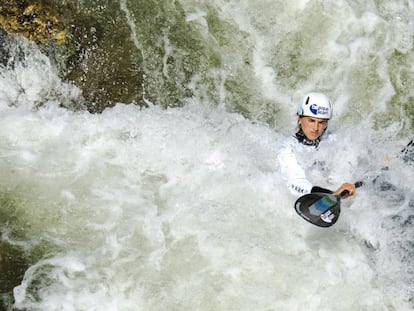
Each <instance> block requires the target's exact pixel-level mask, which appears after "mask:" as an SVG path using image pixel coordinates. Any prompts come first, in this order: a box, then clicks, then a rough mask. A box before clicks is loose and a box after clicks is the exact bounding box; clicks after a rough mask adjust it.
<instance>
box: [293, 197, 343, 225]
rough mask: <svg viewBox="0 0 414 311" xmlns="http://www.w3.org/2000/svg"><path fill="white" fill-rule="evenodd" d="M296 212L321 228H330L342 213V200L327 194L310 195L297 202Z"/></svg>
mask: <svg viewBox="0 0 414 311" xmlns="http://www.w3.org/2000/svg"><path fill="white" fill-rule="evenodd" d="M295 210H296V212H297V213H298V214H299V215H300V216H301V217H302V218H303V219H305V220H307V221H309V222H310V223H312V224H314V225H316V226H319V227H330V226H332V225H333V224H334V223H336V221H337V220H338V217H339V214H340V212H341V208H340V198H339V197H338V196H335V195H333V194H327V193H310V194H306V195H304V196H301V197H300V198H299V199H297V200H296V202H295Z"/></svg>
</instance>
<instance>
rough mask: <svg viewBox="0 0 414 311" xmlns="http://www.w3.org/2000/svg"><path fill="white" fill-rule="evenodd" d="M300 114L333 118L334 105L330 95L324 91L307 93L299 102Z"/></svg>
mask: <svg viewBox="0 0 414 311" xmlns="http://www.w3.org/2000/svg"><path fill="white" fill-rule="evenodd" d="M298 116H301V117H303V116H307V117H315V118H319V119H328V120H329V119H330V118H332V106H331V103H330V101H329V99H328V97H326V95H325V94H322V93H308V94H306V95H305V96H304V97H303V98H302V100H301V102H300V104H299V107H298Z"/></svg>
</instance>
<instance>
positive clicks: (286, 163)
mask: <svg viewBox="0 0 414 311" xmlns="http://www.w3.org/2000/svg"><path fill="white" fill-rule="evenodd" d="M277 158H278V161H279V165H280V171H281V173H282V176H283V179H284V180H285V181H286V184H287V187H288V189H289V191H290V192H291V193H292V194H294V195H296V196H300V195H304V194H307V193H310V192H311V191H312V188H313V185H312V184H311V182H310V181H309V180H308V179H307V178H306V174H305V171H304V170H303V168H302V167H301V166H300V165H299V163H298V161H297V159H296V155H295V153H294V152H293V150H292V147H291V146H290V145H289V144H287V145H285V146H283V147H282V148H281V149H280V151H279V154H278V156H277Z"/></svg>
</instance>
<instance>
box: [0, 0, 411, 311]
mask: <svg viewBox="0 0 414 311" xmlns="http://www.w3.org/2000/svg"><path fill="white" fill-rule="evenodd" d="M182 3H185V4H186V5H184V8H185V9H186V10H187V11H188V14H187V22H188V23H195V22H199V23H200V25H201V26H203V25H204V26H205V25H206V24H205V20H204V18H205V16H207V13H205V11H204V10H205V8H204V7H203V6H202V5H201V3H198V2H197V3H195V2H194V3H193V2H192V1H188V2H186V1H183V2H182ZM249 3H250V2H249ZM249 3H248V2H247V1H230V2H229V1H212V2H211V3H210V4H214V5H215V6H219V7H221V8H222V10H219V12H220V14H221V15H220V16H221V18H223V19H224V20H227V21H229V20H232V21H233V22H234V23H235V24H238V25H240V29H241V30H242V31H244V32H245V33H246V34H249V40H247V41H246V42H245V45H246V46H248V47H249V46H250V48H251V47H252V46H254V47H255V49H254V53H253V61H252V67H251V68H250V69H251V71H248V72H247V73H246V76H245V77H241V79H246V77H248V78H251V80H254V81H256V82H257V81H259V82H260V83H259V84H260V85H261V86H262V87H263V88H262V89H260V88H259V89H258V92H260V93H263V96H264V98H266V99H267V100H274V101H275V106H277V109H275V110H278V109H281V111H279V113H278V114H276V115H275V121H274V122H273V123H272V124H271V125H268V124H266V123H264V122H258V121H256V120H255V121H253V120H249V119H247V118H245V117H243V116H242V115H241V114H240V113H231V112H228V111H229V109H227V108H228V105H227V102H226V100H229V99H230V97H232V96H233V97H234V96H237V94H236V93H237V92H234V94H230V93H229V90H224V81H223V79H224V80H225V79H226V77H230V76H232V75H235V72H238V70H235V68H239V67H238V66H239V65H240V63H239V60H240V59H241V58H242V57H241V56H240V55H238V54H237V53H236V52H235V51H236V50H237V46H238V45H236V44H235V46H233V47H230V49H228V48H229V47H228V46H226V47H223V50H220V53H221V54H222V56H223V59H226V60H228V61H229V63H226V65H225V66H223V67H224V68H221V70H217V68H214V69H212V72H214V73H217V77H216V78H217V81H219V82H218V83H217V84H218V90H217V92H218V93H219V98H220V102H219V103H217V102H213V101H209V99H208V97H207V98H206V97H205V96H204V95H205V92H204V91H205V90H204V89H203V88H202V87H201V86H200V85H198V84H197V83H201V82H197V83H194V85H191V87H193V88H194V90H195V91H196V92H195V95H194V96H193V97H192V98H183V99H182V104H183V107H182V108H173V109H166V110H164V109H161V108H160V107H159V106H157V105H150V106H149V107H148V108H145V109H139V108H138V107H136V106H134V105H125V104H122V103H119V104H118V105H116V106H115V107H113V108H108V109H106V110H105V111H104V112H103V113H102V114H90V113H88V112H86V111H83V110H78V111H76V112H73V111H70V110H67V109H65V108H62V106H70V105H69V104H68V103H77V104H78V106H79V107H80V106H81V105H82V102H83V97H82V94H81V91H80V90H79V89H78V88H77V87H76V86H74V85H72V84H70V83H67V82H66V81H62V80H61V79H60V78H59V77H58V74H57V70H56V68H55V67H54V65H53V64H51V62H50V61H49V60H48V58H47V57H46V56H44V55H43V54H42V53H41V52H40V51H38V50H37V49H36V48H35V47H34V46H31V45H28V44H27V43H25V42H24V41H22V42H20V43H19V44H21V48H24V51H25V52H24V57H22V60H20V61H16V62H15V64H14V66H11V67H1V68H0V73H1V74H0V124H1V125H2V130H1V131H0V192H1V193H2V196H5V195H7V196H8V197H10V198H11V199H12V200H13V202H14V204H12V205H7V206H1V207H0V208H1V209H2V212H3V213H5V214H8V215H10V220H8V221H7V222H5V223H4V222H2V227H1V237H2V240H5V241H8V242H9V243H11V244H12V245H16V246H18V247H20V248H21V250H22V252H25V253H27V254H28V257H30V258H33V263H32V265H31V266H30V268H28V270H27V271H26V273H25V275H24V278H23V280H22V282H21V284H20V285H19V286H17V287H15V288H14V291H13V295H14V299H15V304H14V308H15V309H17V310H19V309H22V310H42V311H48V310H122V311H123V310H148V311H153V310H154V311H155V310H180V311H181V310H203V311H204V310H205V311H207V310H214V311H220V310H223V311H224V310H226V311H228V310H237V311H240V310H246V311H251V310H259V311H261V310H263V311H264V310H275V311H285V310H286V311H296V310H298V311H300V310H303V311H313V310H318V311H320V310H322V311H323V310H326V311H332V310H343V311H349V310H361V311H362V310H367V311H368V310H370V311H371V310H372V311H382V310H384V311H385V310H387V311H389V310H392V311H406V310H407V311H408V310H412V307H413V305H412V299H413V293H414V288H413V280H414V276H413V275H414V272H413V270H412V267H413V259H412V258H413V256H412V255H413V252H412V237H413V228H412V219H413V208H414V202H413V199H412V198H413V188H412V183H411V182H410V181H412V180H414V176H413V175H414V172H413V166H412V165H410V164H409V163H404V162H403V161H401V160H400V159H399V158H398V157H396V156H397V155H398V152H399V150H401V149H402V148H403V147H404V146H405V144H406V143H407V142H408V141H407V137H410V129H409V127H408V125H407V124H408V121H407V116H405V115H404V112H403V111H404V110H403V109H402V107H403V105H405V104H409V102H408V103H407V102H406V103H401V106H397V107H396V106H390V105H389V101H390V100H391V98H392V97H393V96H394V95H395V94H396V93H397V92H396V89H395V88H394V87H393V86H392V83H391V82H390V80H391V78H390V74H389V71H388V68H387V63H386V60H387V56H388V55H389V53H390V50H392V49H394V48H398V49H399V50H400V51H401V52H406V51H410V50H411V49H412V40H410V38H412V36H410V34H412V33H410V30H409V29H410V28H409V27H407V25H412V24H410V23H409V22H404V21H406V19H408V20H410V19H409V18H408V17H411V16H412V13H411V11H407V10H403V9H401V8H406V7H407V6H408V7H409V8H412V2H411V1H410V2H408V4H406V3H405V4H404V3H399V2H398V1H395V2H393V5H392V4H391V3H385V2H384V3H382V2H381V3H379V2H378V3H374V2H371V1H369V2H366V3H365V4H362V3H357V2H355V1H351V2H349V3H348V2H346V1H339V2H332V1H320V2H318V1H292V2H290V3H291V4H290V5H287V6H285V7H283V6H282V4H281V2H280V3H279V2H277V1H275V2H271V1H263V2H260V1H259V3H258V4H253V2H251V3H250V5H249ZM272 3H273V5H272ZM121 4H122V5H123V7H122V9H123V10H125V11H127V12H129V11H128V10H131V9H128V7H130V6H131V2H130V1H122V2H121ZM321 4H324V8H325V9H326V10H327V12H333V13H335V14H339V13H341V12H342V13H341V14H343V18H342V19H341V18H337V19H336V21H338V22H337V23H336V22H335V23H333V20H334V19H329V20H328V21H329V22H328V23H327V25H331V24H335V25H337V27H338V28H333V29H332V28H329V29H332V31H328V27H326V29H325V28H324V29H325V30H326V31H327V32H321V33H320V36H319V37H317V39H319V40H315V42H314V44H316V43H317V42H319V44H321V46H322V47H324V48H323V49H321V50H319V49H317V50H313V52H312V50H311V49H310V50H309V53H305V54H301V55H299V56H301V57H299V63H300V64H299V65H300V66H299V67H298V68H300V69H301V70H303V71H304V72H306V74H307V77H308V80H307V81H303V82H302V83H299V82H298V81H292V80H295V79H294V77H295V76H296V75H301V74H302V72H297V71H295V70H294V69H295V68H294V67H292V68H288V69H286V68H284V67H283V66H285V65H286V66H287V67H289V66H290V65H291V64H290V63H289V62H288V60H291V59H288V58H289V57H288V56H289V55H290V52H289V51H291V49H292V46H293V45H292V44H293V43H294V39H292V37H291V34H292V33H291V32H290V31H293V32H300V31H299V30H301V29H307V28H308V27H313V26H314V23H313V22H316V21H317V20H316V19H315V18H316V17H315V16H317V15H316V13H315V12H319V11H320V10H321V9H320V7H321V6H320V5H321ZM267 5H268V6H267ZM195 7H198V9H197V10H196V9H193V8H195ZM281 7H283V8H284V9H285V11H284V12H282V11H281V10H280V8H281ZM236 8H238V10H236ZM306 9H308V10H310V11H309V12H314V13H315V15H312V14H311V15H310V16H308V15H306V14H305V12H307V11H306ZM131 11H133V10H131ZM379 12H381V13H382V14H383V15H382V16H388V17H389V20H386V19H384V18H383V17H381V16H380V15H379ZM384 12H385V13H386V12H391V13H392V12H400V13H399V15H398V16H400V19H395V22H394V23H393V20H394V19H393V18H391V16H393V15H389V14H385V13H384ZM272 13H273V15H272ZM276 13H279V15H277V14H276ZM269 16H270V17H272V16H273V18H274V19H273V20H272V19H270V20H269V19H267V20H266V19H265V17H266V18H267V17H269ZM258 17H262V18H258ZM295 18H297V20H296V21H297V22H296V23H293V22H292V23H291V24H289V22H291V21H293V20H295ZM132 21H133V12H132V13H131V15H128V22H130V23H132ZM265 21H266V22H265ZM312 21H313V22H312ZM269 25H270V26H269ZM272 25H273V26H272ZM282 25H286V26H284V27H282ZM389 25H391V26H392V27H391V26H390V28H387V26H389ZM267 26H269V28H266V27H267ZM398 30H401V31H398ZM135 31H139V27H137V29H134V31H132V33H135ZM204 31H205V32H204V33H205V34H208V29H207V30H206V29H204ZM392 35H394V36H392ZM293 37H294V36H293ZM269 38H275V39H274V40H275V41H273V44H271V43H270V42H271V41H270V40H269ZM206 40H207V41H208V40H211V38H208V39H206ZM289 40H292V41H289ZM311 41H312V40H311ZM316 41H317V42H316ZM312 42H313V41H312ZM384 42H385V43H384ZM276 43H277V44H276ZM137 44H138V43H137ZM165 44H166V45H168V40H166V41H165ZM276 46H277V47H278V48H277V50H278V51H279V54H278V55H277V57H276V56H273V55H272V53H273V52H274V51H275V49H276V48H275V47H276ZM384 46H386V48H384ZM314 47H315V46H314ZM166 50H168V53H172V54H174V55H176V54H175V53H177V51H176V50H174V47H173V46H168V47H166ZM321 51H322V52H321ZM367 51H374V52H375V53H378V55H377V56H376V57H366V55H367ZM232 53H234V54H232ZM321 53H322V54H321ZM143 55H144V56H145V55H146V54H145V53H144V54H143ZM235 55H236V56H237V57H236V56H235ZM371 56H372V55H371ZM272 57H274V58H272ZM283 57H286V59H284V58H283ZM322 60H324V62H322ZM315 63H316V64H315ZM283 64H284V65H283ZM322 64H324V65H323V66H322ZM282 65H283V66H282ZM275 68H278V70H279V72H278V71H277V70H276V69H275ZM360 68H363V69H364V70H366V71H367V72H370V73H372V72H375V73H376V74H377V76H375V75H374V78H373V79H371V80H369V79H367V80H366V79H365V77H366V76H365V74H364V70H357V69H360ZM164 69H165V70H166V68H164ZM239 69H240V68H239ZM283 69H286V70H287V72H289V70H292V71H294V73H292V72H290V73H289V75H286V72H285V73H284V74H283V72H282V71H283ZM233 70H234V71H233ZM252 73H254V74H252ZM164 74H165V75H167V76H168V75H170V74H171V73H169V72H168V71H165V72H164ZM251 74H252V75H251ZM249 75H251V76H249ZM344 77H345V78H344ZM371 77H372V76H371ZM378 77H380V78H378ZM376 78H378V79H376ZM194 81H202V79H201V80H197V79H194ZM194 81H193V82H194ZM403 82H404V81H403V80H401V85H404V83H403ZM322 86H323V88H325V89H327V90H330V95H331V97H332V98H333V99H334V113H335V118H334V119H333V120H332V121H330V124H329V127H330V129H333V130H335V131H336V132H337V134H338V137H339V138H340V139H339V140H338V143H337V144H336V145H333V146H332V147H330V148H326V149H324V150H320V152H319V153H318V154H317V158H315V160H316V161H318V162H320V163H322V162H323V163H324V166H325V167H326V168H328V170H325V171H316V172H315V173H314V175H313V178H314V182H315V184H318V185H321V186H325V187H329V188H332V189H334V188H335V187H337V186H338V185H339V184H340V183H341V182H343V181H345V180H346V181H356V180H359V179H361V178H365V177H375V176H377V175H378V174H381V175H382V176H383V178H385V180H387V181H389V182H391V183H392V184H393V185H395V187H396V188H397V190H396V191H394V192H388V191H382V192H381V191H378V188H375V186H373V185H372V183H370V182H368V183H367V185H366V186H364V187H363V188H361V189H359V190H358V194H357V196H355V197H353V198H350V199H347V200H346V201H343V206H342V214H341V216H340V219H339V221H338V222H337V223H336V224H335V226H333V227H331V228H319V227H315V226H312V225H310V224H309V223H307V222H305V221H304V220H303V219H301V218H300V217H299V216H298V215H297V214H296V212H295V211H294V209H293V203H294V201H295V198H294V197H293V196H292V195H291V194H290V193H289V192H288V191H287V189H286V186H285V184H284V183H283V180H282V178H281V176H280V174H279V173H278V170H277V163H276V156H275V155H276V151H277V148H278V144H279V143H280V142H282V141H283V139H284V138H285V137H286V135H290V134H293V133H294V131H295V123H296V120H295V116H294V112H295V108H296V103H295V101H294V99H297V98H298V97H299V94H301V93H303V92H304V91H307V90H309V89H314V88H318V87H319V88H321V87H322ZM295 87H297V89H295ZM377 90H379V91H378V92H377ZM407 92H409V91H407ZM361 94H364V95H366V96H364V97H363V96H360V95H361ZM368 95H372V96H371V97H370V96H368ZM253 96H255V95H254V94H253ZM259 102H260V101H259ZM244 104H245V105H246V106H245V107H247V108H248V109H250V108H251V107H249V105H250V103H244ZM262 109H263V107H261V106H255V107H253V108H252V109H251V110H252V111H256V112H257V114H258V115H260V112H261V111H262ZM387 109H388V110H387ZM230 110H231V109H230ZM386 111H389V112H390V116H391V119H392V118H394V122H389V123H387V126H386V127H381V126H378V124H377V123H375V122H374V116H375V113H379V112H380V113H384V112H386ZM256 112H254V113H253V114H255V113H256ZM266 113H268V112H266ZM258 119H260V118H258ZM404 131H405V132H404ZM385 156H389V157H391V158H392V160H391V162H390V163H385V162H384V160H383V159H384V157H385ZM384 166H388V168H389V169H388V171H382V170H381V169H382V168H383V167H384ZM399 194H402V196H398V195H399ZM393 195H394V196H393ZM410 299H411V301H410Z"/></svg>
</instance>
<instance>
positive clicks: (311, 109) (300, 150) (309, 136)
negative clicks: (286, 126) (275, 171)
mask: <svg viewBox="0 0 414 311" xmlns="http://www.w3.org/2000/svg"><path fill="white" fill-rule="evenodd" d="M297 115H298V126H299V130H298V132H297V133H296V134H295V136H292V137H289V138H288V139H287V141H286V142H285V143H284V144H283V146H282V147H281V149H280V151H279V153H278V161H279V165H280V170H281V173H282V175H283V178H284V179H285V180H286V183H287V186H288V189H289V191H290V192H291V193H293V194H295V195H296V196H301V195H304V194H308V193H311V192H326V193H334V194H340V193H341V192H342V191H344V190H347V191H348V192H349V195H354V194H355V185H354V184H353V183H343V184H342V185H341V186H340V187H339V188H338V189H336V191H334V192H332V191H330V190H328V189H325V188H322V187H318V186H315V185H313V184H312V183H311V182H310V181H309V180H308V178H307V177H306V174H305V171H304V168H303V165H304V163H302V162H303V159H304V158H306V157H307V156H306V154H304V153H308V152H314V151H315V150H317V149H318V147H319V143H320V142H321V141H324V140H330V139H332V134H331V133H329V132H327V131H326V128H327V127H328V121H329V119H330V118H331V117H332V106H331V103H330V102H329V99H328V98H327V97H326V96H325V95H324V94H322V93H315V92H313V93H308V94H306V95H305V96H304V97H303V99H302V101H301V102H300V104H299V107H298V112H297ZM300 159H301V160H302V161H301V160H300Z"/></svg>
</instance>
